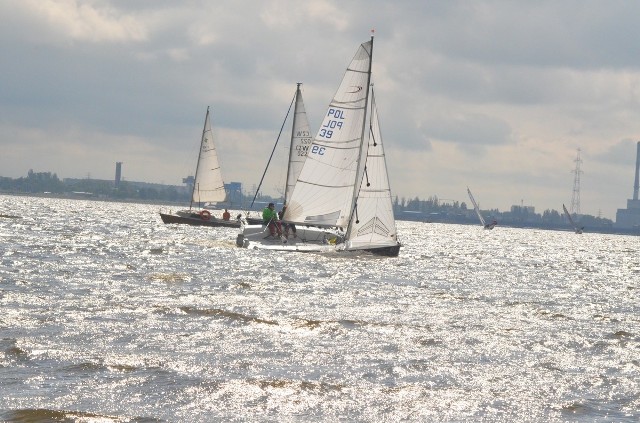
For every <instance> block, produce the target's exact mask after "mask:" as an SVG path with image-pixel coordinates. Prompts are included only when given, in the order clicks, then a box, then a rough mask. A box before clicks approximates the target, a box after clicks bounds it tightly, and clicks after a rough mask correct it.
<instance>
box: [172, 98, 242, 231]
mask: <svg viewBox="0 0 640 423" xmlns="http://www.w3.org/2000/svg"><path fill="white" fill-rule="evenodd" d="M226 197H227V193H226V191H225V189H224V182H223V180H222V171H221V170H220V163H219V162H218V153H217V151H216V147H215V144H214V142H213V133H212V131H211V120H210V118H209V107H207V114H206V116H205V119H204V128H203V130H202V138H201V140H200V152H199V153H198V162H197V164H196V174H195V179H194V182H193V189H192V192H191V202H190V204H189V210H180V211H177V212H176V213H175V214H167V213H162V212H160V218H161V219H162V221H163V222H164V223H183V224H188V225H199V226H230V227H240V222H239V220H237V219H235V220H231V216H230V214H229V213H228V212H226V213H225V214H221V215H220V217H216V216H213V215H212V214H211V211H209V210H207V209H205V208H203V209H200V210H198V209H194V208H193V203H194V202H195V203H197V204H203V203H220V202H223V201H224V200H225V199H226ZM225 218H226V219H225Z"/></svg>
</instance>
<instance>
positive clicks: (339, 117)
mask: <svg viewBox="0 0 640 423" xmlns="http://www.w3.org/2000/svg"><path fill="white" fill-rule="evenodd" d="M327 118H329V119H327V120H326V121H325V123H324V125H322V128H320V132H318V137H319V138H325V139H330V138H331V137H332V136H333V133H334V131H336V130H338V131H339V130H341V129H342V125H343V123H344V120H345V115H344V110H341V109H335V108H333V107H330V108H329V111H328V112H327Z"/></svg>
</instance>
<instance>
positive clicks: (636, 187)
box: [633, 141, 640, 201]
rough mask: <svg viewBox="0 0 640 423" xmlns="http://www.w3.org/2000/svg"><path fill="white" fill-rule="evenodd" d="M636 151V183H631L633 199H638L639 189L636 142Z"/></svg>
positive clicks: (639, 167)
mask: <svg viewBox="0 0 640 423" xmlns="http://www.w3.org/2000/svg"><path fill="white" fill-rule="evenodd" d="M637 150H638V151H637V152H636V181H635V182H634V183H633V199H634V201H635V200H637V199H638V189H639V188H640V183H639V182H640V141H638V149H637Z"/></svg>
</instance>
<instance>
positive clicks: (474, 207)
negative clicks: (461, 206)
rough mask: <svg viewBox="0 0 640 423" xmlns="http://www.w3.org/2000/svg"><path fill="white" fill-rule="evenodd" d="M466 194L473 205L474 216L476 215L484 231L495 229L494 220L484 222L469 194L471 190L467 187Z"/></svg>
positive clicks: (474, 200)
mask: <svg viewBox="0 0 640 423" xmlns="http://www.w3.org/2000/svg"><path fill="white" fill-rule="evenodd" d="M467 193H468V194H469V199H470V200H471V203H472V204H473V210H475V212H476V215H478V219H480V224H481V225H482V226H483V227H484V228H485V229H493V228H495V227H496V225H497V224H498V222H497V221H496V220H493V221H491V222H490V223H487V222H486V221H485V220H484V217H483V216H482V213H480V208H479V207H478V203H477V202H476V199H475V198H473V194H471V190H470V189H469V187H467Z"/></svg>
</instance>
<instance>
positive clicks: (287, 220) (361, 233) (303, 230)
mask: <svg viewBox="0 0 640 423" xmlns="http://www.w3.org/2000/svg"><path fill="white" fill-rule="evenodd" d="M372 53H373V37H371V40H370V41H368V42H366V43H363V44H361V45H360V47H359V48H358V51H357V52H356V54H355V56H354V57H353V59H352V61H351V63H350V64H349V66H348V67H347V70H346V72H345V75H344V77H343V79H342V82H341V84H340V86H339V88H338V91H337V92H336V94H335V96H334V98H333V100H332V101H331V103H330V104H329V107H328V110H327V113H326V114H325V117H324V120H323V123H322V126H321V127H320V129H319V131H318V133H317V135H316V137H315V139H314V140H313V143H312V144H311V146H310V148H309V150H308V155H307V158H306V160H305V162H304V165H303V166H302V169H301V171H300V175H299V176H298V178H297V181H296V183H295V186H294V188H293V192H292V194H291V197H290V198H289V199H288V207H287V210H286V212H285V214H284V217H283V219H282V224H283V225H295V227H296V228H297V233H296V236H295V237H291V236H289V237H286V235H285V234H284V233H283V234H282V236H279V233H273V234H272V233H271V232H270V231H268V230H267V228H268V225H266V226H264V228H265V229H264V230H262V231H261V232H248V231H247V230H246V228H245V230H243V232H242V233H240V234H239V235H238V238H237V245H238V246H241V247H245V248H263V249H277V250H282V251H309V252H330V251H333V252H335V251H368V252H372V253H375V254H380V255H386V256H397V255H398V254H399V252H400V243H399V242H398V240H397V231H396V225H395V219H394V216H393V206H392V201H391V190H390V188H389V179H388V174H387V168H386V159H385V155H384V149H383V144H382V137H381V134H380V126H379V120H378V112H377V108H376V103H375V98H374V95H373V89H372V88H371V67H372ZM368 110H370V120H369V134H368V137H367V136H365V129H366V122H367V111H368Z"/></svg>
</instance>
